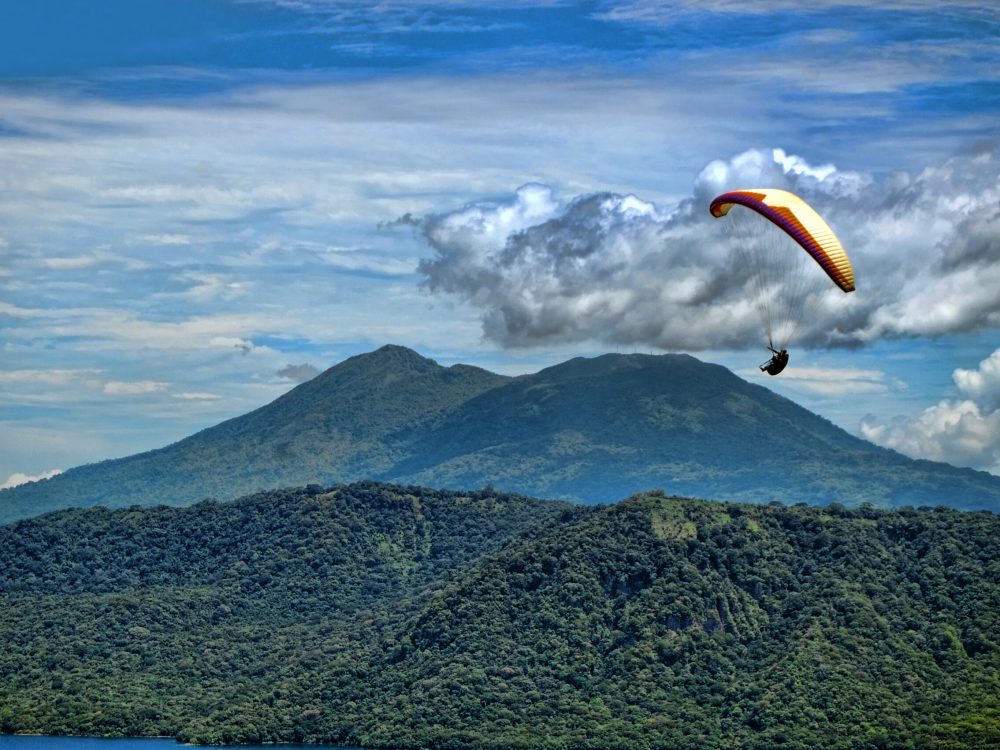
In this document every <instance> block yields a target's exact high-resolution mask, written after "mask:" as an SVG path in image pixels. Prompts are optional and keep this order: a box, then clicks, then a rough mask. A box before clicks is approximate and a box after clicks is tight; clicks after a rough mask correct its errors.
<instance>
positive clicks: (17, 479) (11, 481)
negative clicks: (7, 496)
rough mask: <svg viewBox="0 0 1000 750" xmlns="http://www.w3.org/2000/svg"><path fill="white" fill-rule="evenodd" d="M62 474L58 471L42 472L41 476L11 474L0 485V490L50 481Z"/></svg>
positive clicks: (19, 473)
mask: <svg viewBox="0 0 1000 750" xmlns="http://www.w3.org/2000/svg"><path fill="white" fill-rule="evenodd" d="M58 474H62V471H61V470H59V469H51V470H49V471H45V472H42V473H41V474H37V475H31V474H22V473H21V472H15V473H14V474H11V475H10V476H9V477H7V479H6V480H5V481H4V482H3V484H0V490H7V489H10V488H11V487H17V486H18V485H19V484H27V483H28V482H38V481H40V480H42V479H51V478H52V477H54V476H56V475H58Z"/></svg>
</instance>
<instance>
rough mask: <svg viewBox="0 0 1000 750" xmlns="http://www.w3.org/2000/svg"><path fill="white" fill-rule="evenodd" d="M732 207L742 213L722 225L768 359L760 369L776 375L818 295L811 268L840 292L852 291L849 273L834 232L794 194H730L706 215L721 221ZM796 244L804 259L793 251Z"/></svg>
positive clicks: (751, 191)
mask: <svg viewBox="0 0 1000 750" xmlns="http://www.w3.org/2000/svg"><path fill="white" fill-rule="evenodd" d="M734 206H740V207H741V208H739V209H738V210H737V211H735V212H734V217H736V218H730V219H729V220H727V221H726V222H725V223H724V226H725V227H726V229H727V230H728V231H729V233H730V234H731V235H732V236H733V237H734V238H735V252H736V255H737V257H738V258H739V260H740V262H741V264H742V266H743V269H744V272H745V273H746V278H747V287H748V288H749V289H750V290H751V292H752V293H753V296H754V299H755V302H756V303H757V306H758V309H759V310H760V311H761V317H762V318H763V322H764V328H765V332H766V334H767V340H768V347H767V348H768V349H769V350H770V351H771V354H772V355H773V356H772V357H771V359H770V360H768V361H767V362H765V363H764V364H763V365H761V366H760V370H761V372H766V373H767V374H768V375H777V374H778V373H780V372H781V371H782V370H784V369H785V367H786V366H787V365H788V350H787V349H786V348H785V347H786V345H787V343H788V341H789V339H790V338H791V337H792V333H793V332H794V331H795V329H796V328H797V327H798V325H799V323H800V322H801V320H802V318H803V313H804V312H805V304H806V300H807V299H809V298H810V295H811V294H814V293H821V287H822V284H821V283H820V284H817V282H821V281H822V278H823V277H822V275H821V274H818V273H816V266H817V265H818V266H819V267H820V268H822V269H823V271H824V272H825V273H826V275H827V276H828V277H829V278H830V280H831V281H833V283H834V284H835V285H836V286H837V287H838V288H839V289H840V290H841V291H843V292H853V291H854V268H853V267H852V266H851V261H850V260H849V259H848V257H847V253H846V252H844V247H843V245H841V244H840V240H838V239H837V236H836V235H835V234H834V233H833V230H832V229H830V227H829V225H828V224H827V223H826V222H825V221H824V220H823V218H822V217H821V216H820V215H819V214H818V213H817V212H816V211H815V210H814V209H813V208H812V207H811V206H810V205H809V204H808V203H806V202H805V201H804V200H802V199H801V198H799V197H798V196H797V195H794V194H793V193H789V192H788V191H787V190H779V189H777V188H753V189H747V190H733V191H730V192H727V193H723V194H722V195H719V196H717V197H716V198H715V199H714V200H713V201H712V203H711V204H710V206H709V210H710V211H711V213H712V216H714V217H716V218H722V217H724V216H727V215H729V212H730V211H731V210H732V209H733V207H734ZM737 215H738V216H737ZM789 238H790V239H791V240H792V242H789V241H788V240H789ZM793 243H794V244H793ZM796 244H797V245H798V246H799V247H800V248H801V249H802V250H804V251H805V254H802V253H797V252H795V245H796ZM807 256H808V257H807ZM773 340H776V341H778V342H779V348H777V349H776V348H775V347H774V344H773V343H772V341H773Z"/></svg>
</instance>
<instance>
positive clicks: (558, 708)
mask: <svg viewBox="0 0 1000 750" xmlns="http://www.w3.org/2000/svg"><path fill="white" fill-rule="evenodd" d="M998 539H1000V521H998V519H997V517H996V516H995V515H993V514H991V513H987V512H959V511H955V510H950V509H948V508H944V507H934V508H930V507H924V508H909V507H904V508H899V509H896V510H877V509H875V508H872V507H870V506H861V507H859V508H854V509H849V508H846V507H843V506H840V505H836V504H833V505H828V506H820V507H817V506H806V505H794V506H786V505H782V504H780V503H772V504H770V505H743V504H736V503H718V502H708V501H704V500H696V499H685V498H678V497H669V496H666V495H664V494H663V493H662V492H650V493H644V494H640V495H636V496H633V497H631V498H629V499H627V500H623V501H621V502H617V503H614V504H610V505H598V506H579V505H570V504H565V503H559V502H552V501H541V500H534V499H530V498H526V497H522V496H518V495H509V494H502V493H497V492H494V491H493V490H492V489H491V488H488V487H487V488H485V489H483V490H480V491H476V492H464V493H463V492H451V491H441V490H431V489H426V488H422V487H414V486H401V485H391V484H379V483H373V482H363V483H357V484H351V485H339V486H334V487H329V488H323V487H319V486H315V485H313V486H309V487H304V488H298V489H287V490H281V491H271V492H266V493H261V494H257V495H253V496H250V497H246V498H243V499H240V500H237V501H232V502H225V503H223V502H214V501H210V502H203V503H199V504H196V505H193V506H190V507H187V508H172V507H163V506H160V507H143V508H140V507H132V508H125V509H119V510H107V509H102V508H92V509H81V510H67V511H59V512H56V513H52V514H48V515H46V516H41V517H38V518H34V519H29V520H24V521H20V522H18V523H16V524H12V525H9V526H3V527H0V643H2V644H3V647H2V649H0V732H2V733H18V732H31V733H47V734H90V735H104V736H126V735H150V736H152V735H166V736H174V737H177V738H178V739H179V740H182V741H185V742H194V743H212V744H217V743H238V742H272V741H296V742H327V743H338V744H350V745H359V746H365V747H373V748H413V749H414V750H415V749H416V748H440V749H442V750H443V749H446V748H448V749H450V748H455V750H457V749H458V748H467V749H471V750H478V749H480V748H482V749H483V750H486V749H489V750H507V749H511V750H513V749H515V748H517V749H523V750H534V749H542V750H550V749H551V750H573V749H576V748H579V749H581V750H582V749H584V748H586V749H593V750H598V749H599V748H601V749H603V748H620V749H621V750H671V749H674V748H676V749H683V748H733V747H740V748H774V747H782V748H816V747H823V748H956V749H957V748H995V747H998V746H1000V623H998V617H1000V555H998V554H997V553H998Z"/></svg>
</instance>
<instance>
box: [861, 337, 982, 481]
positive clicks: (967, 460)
mask: <svg viewBox="0 0 1000 750" xmlns="http://www.w3.org/2000/svg"><path fill="white" fill-rule="evenodd" d="M952 379H953V380H954V382H955V385H956V387H957V388H958V390H959V392H960V394H961V395H962V396H963V398H960V399H957V400H942V401H940V402H939V403H937V404H935V405H934V406H930V407H928V408H926V409H924V410H923V411H922V412H921V413H920V414H918V415H917V416H915V417H910V418H900V419H897V420H894V421H892V422H890V423H888V424H880V423H879V422H877V421H876V420H875V419H874V418H872V417H867V418H865V419H864V420H863V421H862V423H861V432H862V434H863V435H864V436H865V437H866V438H868V439H869V440H871V441H872V442H874V443H878V444H879V445H883V446H885V447H887V448H893V449H895V450H898V451H900V452H901V453H905V454H907V455H909V456H914V457H917V458H928V459H931V460H934V461H945V462H947V463H951V464H955V465H957V466H970V467H972V468H976V469H982V470H985V471H990V472H993V473H994V474H1000V349H997V350H996V351H995V352H993V354H991V355H990V356H989V357H988V358H987V359H985V360H983V361H982V362H981V363H980V364H979V366H978V367H977V368H976V369H973V370H964V369H957V370H955V371H954V373H953V374H952Z"/></svg>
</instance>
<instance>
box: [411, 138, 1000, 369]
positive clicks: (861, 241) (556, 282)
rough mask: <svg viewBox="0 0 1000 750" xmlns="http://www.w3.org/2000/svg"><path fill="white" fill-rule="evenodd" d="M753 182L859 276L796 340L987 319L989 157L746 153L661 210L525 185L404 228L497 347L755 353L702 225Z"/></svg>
mask: <svg viewBox="0 0 1000 750" xmlns="http://www.w3.org/2000/svg"><path fill="white" fill-rule="evenodd" d="M762 186H766V187H778V188H783V189H786V190H791V191H792V192H795V193H797V194H799V195H801V196H802V197H803V198H805V199H806V200H807V201H808V202H809V203H811V204H812V205H813V206H814V207H816V208H817V210H819V212H820V213H821V214H822V215H823V216H824V217H826V218H827V220H828V222H829V223H830V225H831V226H832V227H833V228H834V230H835V231H836V232H837V234H838V236H839V237H840V239H841V240H842V242H843V244H844V246H845V248H846V249H847V251H848V254H849V255H850V257H851V260H852V262H853V264H854V267H855V271H856V275H857V279H858V290H857V292H855V293H853V294H850V295H844V294H842V293H840V292H838V291H837V290H835V289H832V287H827V286H821V287H819V288H817V290H816V291H813V292H810V293H809V296H807V297H806V302H805V305H806V307H805V313H804V315H803V318H802V320H801V322H800V327H799V332H798V335H797V336H796V342H797V343H799V344H806V345H815V346H842V347H856V346H862V345H865V344H868V343H871V342H873V341H875V340H877V339H881V338H889V339H893V338H917V337H935V336H941V335H944V334H952V333H962V332H968V331H975V330H981V329H986V328H993V327H996V326H997V325H1000V295H997V294H996V290H997V289H1000V151H998V150H996V149H986V150H983V151H981V152H979V153H974V154H967V155H962V156H956V157H954V158H952V159H950V160H948V161H946V162H945V163H943V164H940V165H938V166H936V167H931V168H927V169H924V170H923V171H922V172H920V173H918V174H908V173H905V172H897V173H894V174H891V175H888V176H883V177H876V176H875V175H872V174H865V173H861V172H857V171H848V170H841V169H838V168H837V167H836V166H835V165H833V164H824V165H818V166H817V165H813V164H810V163H808V162H807V161H806V160H805V159H803V158H801V157H798V156H795V155H793V154H789V153H786V152H785V151H784V150H782V149H777V148H776V149H768V150H763V149H755V150H750V151H746V152H744V153H741V154H739V155H737V156H735V157H733V158H731V159H728V160H717V161H713V162H711V163H710V164H708V165H707V166H706V167H705V168H704V169H703V170H702V171H701V173H700V174H699V175H698V177H697V179H696V180H695V182H694V185H693V187H692V190H691V194H690V195H689V196H688V197H687V198H685V199H684V200H681V201H680V202H678V203H677V204H675V205H673V206H670V207H664V208H661V207H657V206H656V205H654V204H653V203H650V202H647V201H645V200H642V199H641V198H640V197H637V196H635V195H620V194H615V193H597V194H591V195H582V196H578V197H575V198H572V199H569V200H560V199H559V198H558V197H557V195H556V193H555V191H554V190H553V189H552V188H551V187H549V186H546V185H541V184H529V185H525V186H523V187H521V188H519V189H518V190H517V191H516V193H515V194H514V195H513V196H511V197H510V198H509V199H507V200H504V201H498V202H492V203H475V204H471V205H468V206H465V207H464V208H461V209H459V210H457V211H452V212H448V213H441V214H431V215H427V216H424V217H418V218H414V217H412V216H410V217H406V223H409V224H411V225H412V226H413V227H415V228H416V230H417V232H418V233H419V234H420V235H421V237H422V238H423V239H424V240H425V241H426V243H427V244H428V245H429V246H430V248H431V249H432V251H433V256H432V257H430V258H427V259H425V260H424V261H422V262H421V264H420V266H419V272H420V274H421V275H422V278H423V284H424V286H425V288H426V289H428V290H430V291H432V292H436V293H446V294H450V295H455V296H457V297H459V298H461V299H462V300H464V301H466V302H468V303H470V304H471V305H473V306H474V307H476V308H478V309H479V310H480V312H481V316H482V326H483V333H484V335H485V337H486V338H487V339H489V340H491V341H494V342H496V343H498V344H500V345H502V346H504V347H514V348H517V347H531V346H542V345H546V344H551V343H554V342H560V343H565V342H581V341H595V342H602V343H612V344H614V343H619V344H632V345H648V346H652V347H657V348H660V349H684V350H694V351H697V350H705V349H716V348H723V347H743V346H759V344H760V339H761V328H762V325H761V319H760V316H759V314H758V313H757V312H756V309H755V305H754V300H755V295H754V293H753V289H752V288H751V287H752V284H751V280H748V278H747V276H746V273H745V270H744V268H743V267H742V266H740V265H739V263H737V262H736V260H735V258H734V255H735V254H734V252H733V247H732V246H731V244H730V243H731V241H732V240H731V238H730V237H729V236H727V234H726V233H725V232H724V231H722V230H723V225H722V223H723V222H724V221H726V220H727V219H728V218H729V217H726V218H725V219H722V220H716V219H713V218H712V217H711V216H710V214H709V213H708V210H707V206H708V203H709V202H710V200H711V199H712V197H714V196H715V195H717V194H719V193H721V192H723V191H725V190H730V189H734V188H738V187H762ZM789 252H791V253H794V254H796V255H797V253H798V252H799V251H797V249H795V247H794V246H793V245H789ZM816 274H818V275H817V278H819V279H822V278H823V277H822V275H821V274H819V269H816ZM766 283H767V284H768V289H769V295H770V294H773V295H776V297H781V296H783V295H785V294H786V293H787V289H786V288H785V287H786V286H787V284H785V283H784V280H783V279H782V277H781V275H780V274H775V275H774V276H773V278H772V277H768V278H767V279H766ZM768 298H769V299H770V297H768Z"/></svg>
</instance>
